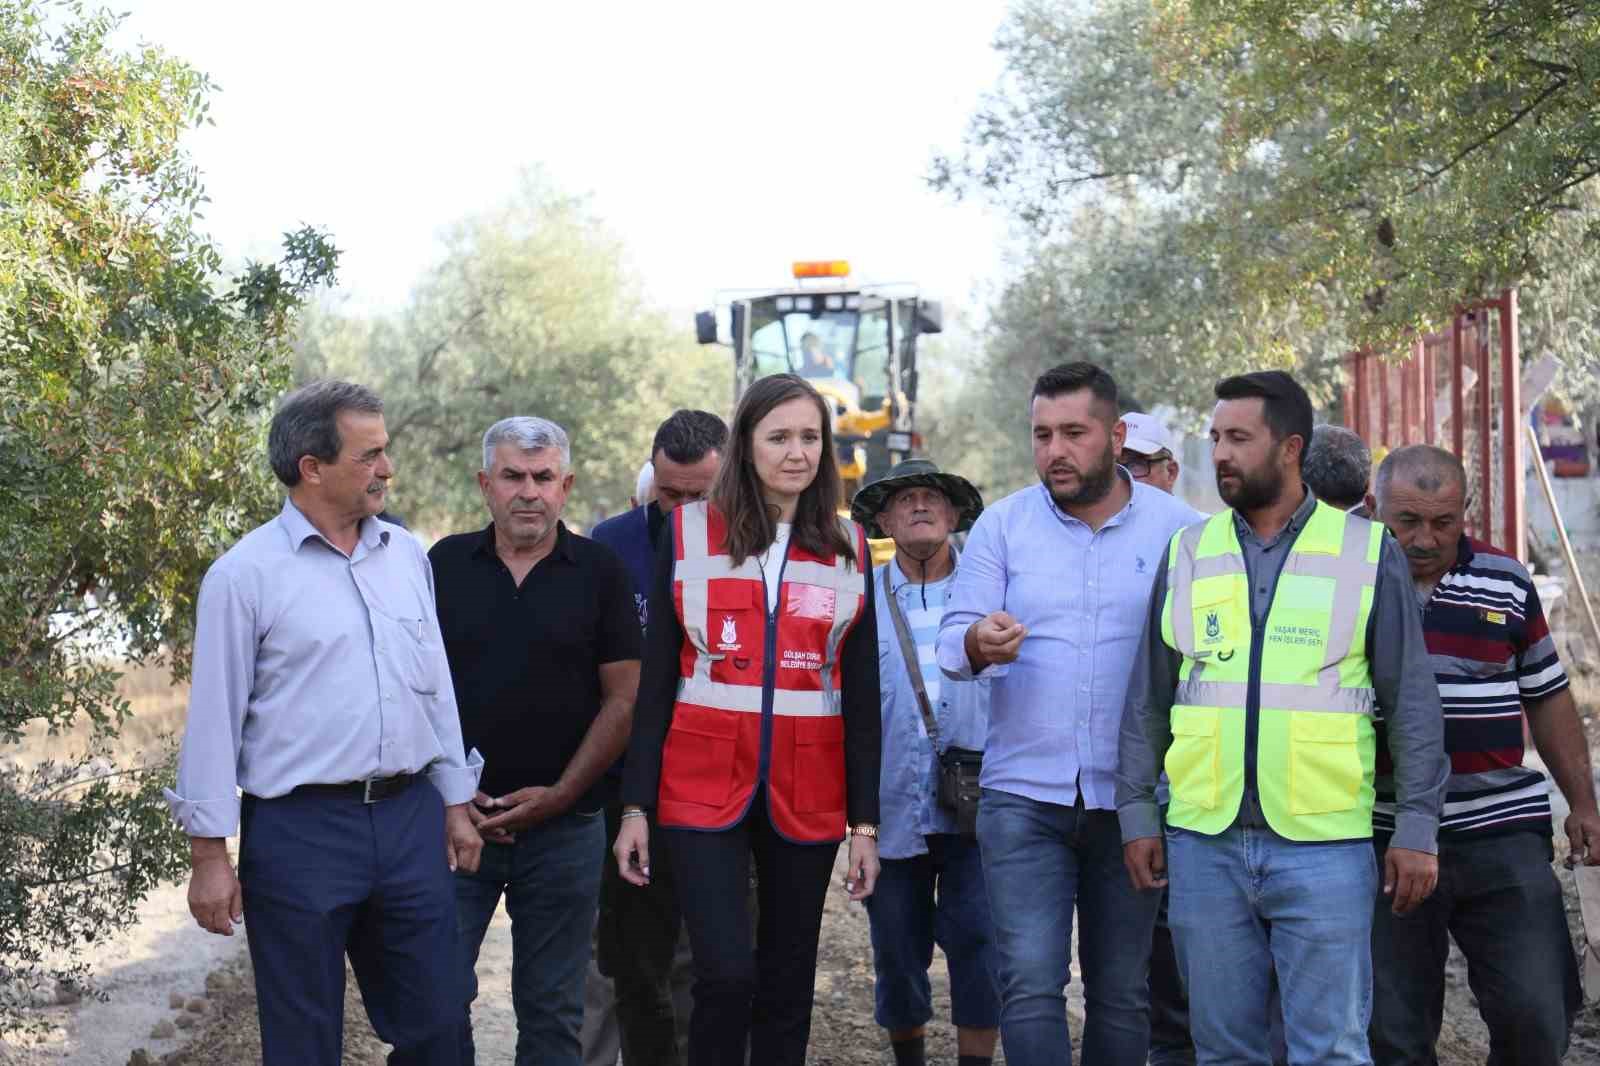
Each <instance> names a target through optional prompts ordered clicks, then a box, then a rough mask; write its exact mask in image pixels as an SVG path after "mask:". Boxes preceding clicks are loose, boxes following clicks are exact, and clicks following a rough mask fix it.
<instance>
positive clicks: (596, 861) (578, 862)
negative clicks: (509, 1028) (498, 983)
mask: <svg viewBox="0 0 1600 1066" xmlns="http://www.w3.org/2000/svg"><path fill="white" fill-rule="evenodd" d="M605 846H606V823H605V819H604V817H602V812H600V811H594V812H592V813H589V814H576V813H568V814H564V815H561V816H560V817H557V818H553V819H551V820H550V821H548V822H546V823H544V824H543V825H540V826H537V827H535V828H533V829H525V830H523V831H522V832H520V833H518V834H517V839H516V842H515V843H512V844H485V845H484V846H483V859H482V861H481V862H480V863H479V865H478V871H477V872H476V873H471V874H469V873H463V872H459V871H458V872H457V873H456V922H457V925H458V927H459V930H460V937H461V960H462V967H463V968H464V969H465V971H466V988H467V1000H468V1006H467V1008H466V1013H465V1015H464V1016H463V1017H462V1020H461V1066H473V1064H474V1063H475V1062H476V1061H477V1060H476V1054H475V1051H474V1048H473V1044H472V1013H471V1011H472V1008H471V1005H470V1003H471V1001H472V1000H474V999H476V998H477V996H478V976H477V972H476V970H477V965H478V949H479V948H480V947H481V946H482V945H483V935H484V933H485V932H487V931H488V928H489V922H490V920H491V919H492V918H493V917H494V912H495V910H496V908H498V907H499V905H500V896H501V894H502V893H504V894H505V897H506V913H507V914H508V915H510V917H511V1005H512V1007H513V1009H514V1010H515V1011H516V1015H517V1058H516V1066H535V1064H538V1066H581V1063H582V1048H581V1046H580V1042H579V1039H578V1031H579V1029H580V1027H581V1026H582V1024H583V976H584V972H585V971H586V970H587V969H588V965H589V932H590V930H591V929H592V928H593V927H594V921H595V910H596V908H597V906H598V905H599V898H600V857H601V853H602V852H603V851H604V850H605Z"/></svg>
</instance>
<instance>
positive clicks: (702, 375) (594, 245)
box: [297, 176, 733, 535]
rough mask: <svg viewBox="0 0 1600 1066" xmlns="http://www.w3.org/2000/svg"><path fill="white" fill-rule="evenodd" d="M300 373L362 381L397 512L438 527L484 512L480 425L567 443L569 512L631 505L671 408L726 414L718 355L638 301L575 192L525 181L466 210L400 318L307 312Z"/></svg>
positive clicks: (724, 358)
mask: <svg viewBox="0 0 1600 1066" xmlns="http://www.w3.org/2000/svg"><path fill="white" fill-rule="evenodd" d="M297 373H298V374H299V375H300V376H302V377H314V376H324V375H327V376H335V377H347V378H350V379H352V380H357V381H361V382H363V383H365V384H367V385H370V386H372V387H374V388H376V389H377V390H378V391H379V393H380V394H381V395H382V396H383V398H384V409H385V421H386V422H387V424H388V429H389V433H390V436H391V437H392V438H393V441H394V443H393V445H392V447H391V452H392V453H393V455H394V456H395V462H396V466H397V468H398V474H397V476H396V478H395V480H394V491H393V501H392V502H393V506H394V508H395V510H396V511H398V512H399V513H400V514H401V515H402V516H403V517H404V518H405V519H406V521H407V522H408V523H411V524H412V525H414V526H418V527H420V528H421V529H423V530H426V531H427V532H429V533H433V534H437V535H442V534H444V533H449V532H452V531H456V530H461V529H470V528H473V527H476V526H481V525H482V524H484V523H485V522H486V521H487V520H488V518H487V513H486V512H485V510H484V505H483V499H482V497H481V496H480V494H479V492H478V488H477V483H476V481H475V479H474V474H475V472H476V471H477V470H478V469H479V467H481V466H482V450H481V449H482V443H481V442H482V438H483V433H484V430H486V429H488V428H489V426H490V425H491V424H493V423H494V422H495V421H497V420H499V419H501V418H504V417H507V416H509V415H519V414H520V415H539V416H542V417H545V418H549V419H551V420H553V421H555V422H556V423H558V424H559V425H561V426H562V427H563V428H564V429H566V431H567V433H568V435H569V436H570V438H571V440H572V458H573V465H574V468H575V469H576V471H577V481H576V485H575V487H574V489H573V495H572V497H571V498H570V499H569V501H568V504H567V511H566V514H567V517H568V519H569V520H570V521H572V522H574V523H576V524H578V525H580V526H585V527H587V525H588V524H589V518H590V515H591V513H592V511H593V509H594V508H595V507H596V506H600V507H603V508H604V509H605V510H606V511H607V512H608V513H610V514H615V513H617V512H618V511H620V510H623V509H626V507H627V506H628V497H629V496H630V495H631V494H632V492H633V487H634V482H635V480H636V478H637V475H638V472H639V466H640V464H642V463H643V462H644V461H645V460H646V459H648V458H649V453H650V440H651V438H652V437H653V436H654V434H655V430H656V426H657V425H658V424H659V423H660V421H661V420H662V419H663V418H665V417H666V416H667V415H668V414H670V413H671V412H672V411H673V409H674V408H676V407H700V408H705V409H709V410H712V411H715V412H717V413H719V414H722V415H724V416H726V415H727V413H728V407H729V402H730V399H731V396H732V387H733V386H732V361H731V358H730V357H729V355H728V352H727V350H726V349H723V348H705V349H702V348H699V347H697V346H696V345H695V344H694V341H693V337H692V336H691V335H690V334H689V332H688V317H687V316H684V322H683V323H682V324H681V325H680V324H678V323H673V324H670V325H669V323H668V322H667V321H666V320H665V319H664V318H662V317H661V316H660V315H659V314H657V313H655V312H653V311H650V310H648V309H647V308H646V307H645V306H644V304H643V301H642V299H641V297H640V295H639V292H638V288H637V285H636V283H635V281H634V279H633V278H632V277H631V276H630V275H629V273H628V271H627V269H626V267H625V265H624V262H623V255H622V249H621V246H620V244H619V243H618V242H617V241H616V240H615V239H614V238H613V237H612V236H611V235H609V234H608V233H606V232H605V230H604V229H603V228H602V227H601V226H600V225H599V223H598V222H597V221H596V220H595V219H594V218H593V217H592V216H591V214H590V213H589V211H588V210H587V208H586V206H585V204H584V202H583V201H582V200H580V199H577V198H574V197H571V196H566V195H563V194H561V193H558V192H556V191H554V190H552V189H551V188H549V186H548V185H547V184H546V183H544V182H543V181H541V180H540V179H539V178H538V177H537V176H530V177H529V178H528V180H527V181H526V182H525V184H524V186H523V188H522V189H521V190H520V191H519V193H518V194H517V195H516V196H515V197H513V198H512V199H511V200H510V201H509V202H508V203H506V204H504V205H501V206H500V207H498V208H495V209H493V210H490V211H486V212H484V213H482V214H479V215H475V216H473V217H470V218H467V219H465V220H463V221H462V222H460V223H459V224H457V225H456V226H455V227H453V228H452V229H451V230H450V232H449V233H448V234H447V236H446V238H445V254H444V256H443V258H442V260H441V262H440V263H439V264H438V265H437V266H436V267H435V268H434V269H433V270H432V271H430V272H429V273H428V275H427V276H426V277H424V278H423V279H422V280H421V281H420V283H419V284H418V285H417V287H416V288H415V290H414V291H413V294H412V297H411V300H410V301H409V303H408V304H407V306H406V307H405V308H404V309H403V310H401V311H400V312H399V313H397V314H392V315H385V316H377V317H370V318H368V317H357V316H352V315H346V314H341V313H337V312H333V311H329V310H326V309H325V310H324V311H322V312H321V313H318V314H316V315H313V316H311V317H310V318H309V319H308V321H307V323H306V328H305V330H304V333H303V337H302V343H301V346H300V353H299V366H298V370H297Z"/></svg>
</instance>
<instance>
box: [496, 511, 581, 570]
mask: <svg viewBox="0 0 1600 1066" xmlns="http://www.w3.org/2000/svg"><path fill="white" fill-rule="evenodd" d="M472 554H473V555H483V556H488V557H489V558H493V557H494V523H493V522H490V523H489V524H488V525H486V526H484V527H483V532H482V533H479V534H478V543H476V544H474V545H473V546H472ZM545 558H547V559H560V560H562V561H563V562H568V563H571V562H576V561H577V556H576V555H575V554H574V553H573V550H572V534H571V533H569V532H568V531H567V524H566V523H565V522H563V521H561V520H560V519H559V518H558V519H556V546H555V547H554V548H551V549H550V554H549V555H547V556H545Z"/></svg>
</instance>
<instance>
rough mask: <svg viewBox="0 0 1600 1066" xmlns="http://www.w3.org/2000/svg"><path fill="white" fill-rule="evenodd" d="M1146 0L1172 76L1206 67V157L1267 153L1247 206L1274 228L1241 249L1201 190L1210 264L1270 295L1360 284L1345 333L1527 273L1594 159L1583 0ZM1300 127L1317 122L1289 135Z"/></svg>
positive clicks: (1408, 317) (1474, 294) (1596, 57)
mask: <svg viewBox="0 0 1600 1066" xmlns="http://www.w3.org/2000/svg"><path fill="white" fill-rule="evenodd" d="M1157 6H1158V8H1159V10H1160V12H1161V17H1160V20H1159V23H1158V25H1157V28H1156V31H1155V34H1154V45H1155V47H1156V48H1157V49H1159V51H1160V53H1161V54H1162V55H1164V56H1165V57H1167V58H1168V60H1169V62H1171V63H1172V64H1173V70H1172V73H1171V77H1174V78H1178V79H1183V78H1187V77H1188V76H1190V74H1191V72H1197V71H1214V70H1216V69H1218V68H1219V67H1220V68H1221V70H1222V71H1224V72H1225V81H1224V85H1223V93H1222V104H1223V107H1222V111H1221V114H1220V118H1221V124H1220V131H1219V132H1220V144H1221V146H1222V149H1223V151H1224V153H1225V155H1224V158H1225V161H1226V162H1227V164H1228V165H1230V166H1231V165H1237V164H1239V163H1241V162H1243V161H1246V160H1251V159H1258V158H1259V159H1263V160H1265V161H1266V162H1265V165H1266V168H1267V171H1268V173H1269V174H1270V175H1271V177H1272V179H1273V180H1272V184H1271V186H1270V187H1269V188H1267V189H1264V190H1261V192H1260V194H1258V195H1255V196H1253V197H1251V200H1250V207H1251V208H1252V209H1254V210H1256V211H1257V212H1258V213H1259V216H1260V218H1261V219H1262V221H1263V223H1264V224H1265V225H1267V226H1268V227H1270V228H1271V229H1273V230H1274V231H1277V232H1279V233H1282V234H1283V235H1284V236H1286V237H1287V238H1289V239H1288V240H1287V241H1285V242H1284V243H1283V244H1282V246H1281V247H1280V249H1279V251H1278V254H1277V255H1275V256H1273V257H1272V258H1271V259H1270V260H1268V261H1251V258H1250V257H1251V250H1250V249H1249V248H1248V247H1246V246H1243V245H1241V244H1239V243H1237V242H1234V241H1231V240H1229V239H1228V237H1229V232H1228V228H1229V221H1230V220H1229V213H1230V212H1231V211H1232V210H1233V209H1234V208H1235V207H1236V206H1237V203H1236V202H1234V203H1230V202H1228V201H1223V202H1219V203H1217V204H1215V205H1212V206H1211V210H1209V211H1207V212H1205V213H1204V214H1203V215H1202V218H1201V223H1202V227H1203V231H1204V232H1205V233H1207V234H1208V235H1210V236H1211V237H1212V238H1214V239H1215V240H1216V250H1217V254H1218V255H1219V256H1221V257H1222V259H1223V261H1224V263H1225V264H1226V265H1225V267H1224V269H1225V270H1227V271H1228V272H1229V273H1230V274H1233V275H1236V276H1239V277H1241V278H1244V279H1247V281H1246V287H1247V288H1248V290H1250V291H1254V292H1259V293H1261V294H1263V295H1264V296H1267V297H1268V298H1272V299H1275V300H1276V301H1279V302H1281V301H1284V300H1289V299H1294V298H1297V297H1300V298H1303V297H1304V296H1305V295H1306V294H1309V293H1312V292H1319V291H1325V290H1328V289H1330V288H1333V289H1336V290H1337V291H1338V292H1339V293H1341V294H1342V295H1343V296H1344V297H1346V298H1347V299H1359V300H1360V301H1361V309H1360V312H1359V313H1356V314H1352V315H1350V316H1348V317H1349V318H1350V322H1351V329H1352V334H1353V336H1354V339H1355V340H1357V341H1358V342H1361V343H1367V344H1371V345H1373V346H1375V347H1377V348H1379V349H1380V350H1390V349H1393V348H1395V347H1397V346H1398V345H1400V344H1403V342H1404V338H1405V337H1406V335H1407V334H1409V333H1410V332H1412V331H1414V330H1417V329H1419V328H1424V327H1428V326H1432V325H1435V324H1437V323H1438V322H1440V321H1441V320H1442V319H1446V318H1448V313H1449V309H1450V308H1451V307H1452V306H1454V305H1455V304H1457V303H1458V302H1466V301H1470V300H1473V299H1476V298H1479V297H1482V296H1485V295H1488V294H1490V293H1492V292H1493V291H1495V290H1497V289H1499V288H1500V287H1502V286H1504V285H1508V284H1515V283H1516V282H1518V281H1520V280H1521V279H1523V278H1524V277H1526V276H1527V275H1528V274H1529V273H1530V271H1532V270H1534V269H1536V268H1537V266H1538V248H1539V245H1540V242H1541V240H1542V239H1544V238H1545V237H1547V236H1548V235H1549V232H1550V227H1551V223H1552V221H1553V219H1554V218H1555V216H1556V215H1557V214H1558V213H1560V212H1562V211H1565V210H1571V209H1573V208H1574V207H1575V206H1576V205H1575V204H1574V202H1573V198H1572V190H1574V189H1575V188H1576V187H1578V186H1579V185H1581V184H1582V183H1584V182H1586V181H1588V180H1589V179H1590V178H1592V177H1594V176H1595V175H1596V174H1600V112H1597V111H1596V108H1595V96H1596V87H1597V85H1600V17H1597V13H1596V12H1595V10H1594V7H1593V5H1592V4H1585V3H1570V2H1556V3H1487V4H1469V3H1462V2H1432V3H1413V2H1410V0H1356V2H1354V3H1352V2H1350V0H1252V2H1249V3H1233V2H1222V0H1158V2H1157ZM1311 128H1322V129H1324V130H1325V132H1324V134H1323V135H1322V136H1319V137H1316V138H1303V137H1299V136H1297V134H1298V133H1301V132H1303V131H1305V130H1307V129H1311ZM1590 228H1591V229H1593V227H1590ZM1573 250H1575V249H1572V248H1569V249H1568V251H1569V252H1570V251H1573Z"/></svg>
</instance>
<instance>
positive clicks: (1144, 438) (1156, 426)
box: [1122, 411, 1172, 456]
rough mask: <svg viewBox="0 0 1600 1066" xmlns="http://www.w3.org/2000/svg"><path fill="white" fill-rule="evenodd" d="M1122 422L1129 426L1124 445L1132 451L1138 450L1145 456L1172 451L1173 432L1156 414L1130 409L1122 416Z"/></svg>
mask: <svg viewBox="0 0 1600 1066" xmlns="http://www.w3.org/2000/svg"><path fill="white" fill-rule="evenodd" d="M1122 424H1123V425H1124V426H1126V427H1127V433H1128V436H1127V439H1126V440H1124V441H1123V442H1122V446H1123V447H1124V448H1126V449H1127V450H1128V451H1130V452H1138V453H1139V454H1140V455H1143V456H1151V455H1155V454H1156V453H1157V452H1167V453H1168V454H1171V452H1172V434H1170V433H1168V432H1167V427H1166V424H1165V423H1164V422H1162V421H1161V419H1159V418H1157V417H1156V416H1155V415H1148V414H1145V413H1144V412H1143V411H1129V412H1128V413H1127V414H1125V415H1123V416H1122Z"/></svg>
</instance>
